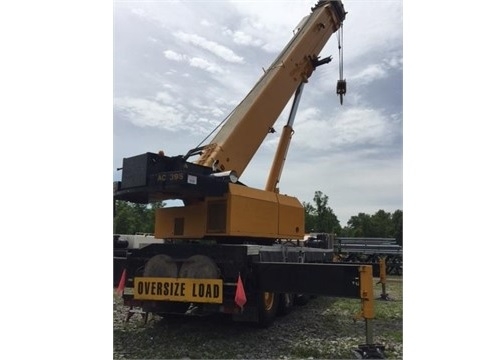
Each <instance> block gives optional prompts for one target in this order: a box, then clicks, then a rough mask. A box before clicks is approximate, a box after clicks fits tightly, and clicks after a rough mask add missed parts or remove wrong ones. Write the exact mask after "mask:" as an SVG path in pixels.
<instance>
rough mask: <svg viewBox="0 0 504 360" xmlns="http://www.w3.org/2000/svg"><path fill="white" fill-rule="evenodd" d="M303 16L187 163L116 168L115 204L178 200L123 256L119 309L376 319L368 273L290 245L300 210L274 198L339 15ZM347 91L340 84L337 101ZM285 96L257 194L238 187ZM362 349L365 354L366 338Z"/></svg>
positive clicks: (135, 161)
mask: <svg viewBox="0 0 504 360" xmlns="http://www.w3.org/2000/svg"><path fill="white" fill-rule="evenodd" d="M311 10H312V11H311V13H310V14H309V15H308V16H306V17H305V18H304V19H303V20H302V22H301V23H300V25H299V28H298V29H297V31H296V32H295V34H294V36H293V38H292V39H291V40H290V42H289V43H288V44H287V45H286V46H285V48H284V49H283V50H282V51H281V53H280V54H279V55H278V57H277V58H276V59H275V61H274V62H273V63H272V65H271V66H270V67H269V68H268V69H266V70H265V72H264V74H263V75H262V77H261V78H260V79H259V80H258V82H257V83H256V84H255V86H254V87H253V88H252V89H251V91H250V92H249V93H248V94H247V95H246V97H245V98H244V99H243V100H242V101H241V103H240V104H239V105H238V106H237V107H236V108H235V109H234V111H233V112H232V113H231V114H230V115H229V116H228V118H227V119H226V121H225V123H224V125H223V126H222V127H221V128H220V130H219V131H218V132H217V134H216V135H215V137H214V138H213V139H212V140H211V141H210V142H209V143H208V144H206V145H204V146H197V147H196V148H194V149H191V150H189V151H188V152H187V154H185V155H178V156H165V154H164V153H163V152H159V153H151V152H148V153H145V154H141V155H137V156H134V157H130V158H125V159H123V166H122V181H119V182H115V183H114V199H115V200H124V201H130V202H135V203H150V202H154V201H162V200H167V199H179V200H182V201H183V206H176V207H167V208H161V209H158V210H157V212H156V217H155V231H154V235H155V238H157V239H164V241H165V242H164V243H162V244H151V245H148V246H146V247H143V248H141V249H133V250H131V251H129V252H128V255H127V258H126V262H125V263H126V265H125V269H124V271H123V279H122V283H123V284H122V285H123V286H124V290H123V300H124V303H125V305H129V306H136V307H140V308H142V309H143V311H144V312H146V313H149V312H151V313H156V314H160V315H164V314H168V313H179V314H207V313H213V312H223V313H228V314H232V316H233V319H234V320H236V321H253V322H257V323H259V324H261V325H263V326H268V325H270V324H271V323H272V322H273V321H274V319H275V316H276V315H277V314H286V313H288V312H289V311H290V309H291V307H292V305H293V303H295V302H296V299H300V298H301V295H302V294H313V295H327V296H341V297H356V298H360V299H361V300H362V308H361V313H360V315H361V317H363V318H364V319H365V320H366V324H368V320H369V319H371V318H372V317H373V316H374V310H373V283H372V271H371V267H370V266H365V265H349V264H336V263H333V262H332V259H333V255H334V250H333V249H332V248H331V249H318V248H306V247H301V246H298V245H296V244H299V242H296V241H297V240H300V239H303V236H304V209H303V206H302V204H301V203H300V202H299V200H298V199H296V198H295V197H291V196H287V195H283V194H280V192H279V189H278V183H279V179H280V175H281V172H282V168H283V163H284V160H285V156H286V153H287V149H288V147H289V142H290V138H291V136H292V122H293V119H294V115H295V112H296V109H297V105H298V103H299V97H300V95H301V92H302V90H303V85H304V84H305V83H307V82H308V79H309V78H310V76H311V75H312V73H313V71H314V70H315V69H316V68H317V66H320V65H323V64H325V63H327V62H329V61H330V60H331V59H330V58H325V59H319V54H320V52H321V50H322V49H323V47H324V46H325V44H326V43H327V41H328V40H329V38H330V37H331V36H332V35H333V33H335V32H336V31H337V30H338V29H339V28H340V27H341V25H342V22H343V21H344V19H345V16H346V12H345V9H344V5H343V4H342V2H341V1H340V0H332V1H329V0H319V1H318V2H317V3H316V5H315V6H314V7H313V8H312V9H311ZM345 90H346V86H345V83H344V81H343V80H340V81H339V82H338V87H337V94H339V95H340V96H342V95H343V94H344V92H345ZM294 94H295V97H294V101H293V105H292V109H291V115H290V116H289V121H288V123H287V125H286V126H285V127H284V129H283V132H282V136H281V138H280V142H279V146H278V148H277V153H276V155H275V159H274V161H273V165H272V167H271V170H270V174H269V177H268V181H267V184H266V187H265V189H264V190H263V189H256V188H252V187H248V186H246V185H244V184H243V183H241V182H240V181H239V180H238V179H239V177H240V176H241V174H242V173H243V171H244V170H245V168H246V167H247V165H248V163H249V162H250V161H251V159H252V157H253V156H254V154H255V153H256V151H257V149H258V148H259V146H260V145H261V143H262V142H263V141H264V139H265V138H266V136H267V135H268V133H270V132H272V129H273V125H274V123H275V122H276V120H277V118H278V117H279V116H280V113H281V112H282V110H283V109H284V107H285V106H286V104H287V103H288V102H289V100H290V98H291V97H292V96H293V95H294ZM194 156H199V157H198V158H197V160H195V161H190V160H189V159H190V158H191V157H194ZM366 339H367V343H368V345H369V344H371V343H372V341H371V334H370V330H369V332H368V331H367V332H366Z"/></svg>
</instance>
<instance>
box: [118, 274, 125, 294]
mask: <svg viewBox="0 0 504 360" xmlns="http://www.w3.org/2000/svg"><path fill="white" fill-rule="evenodd" d="M124 285H126V269H124V270H123V272H122V275H121V280H119V285H118V286H117V292H116V294H117V295H122V293H123V291H124Z"/></svg>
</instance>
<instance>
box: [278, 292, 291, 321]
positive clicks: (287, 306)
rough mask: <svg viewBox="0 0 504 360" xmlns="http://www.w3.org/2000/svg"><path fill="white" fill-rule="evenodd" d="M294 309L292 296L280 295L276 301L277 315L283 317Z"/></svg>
mask: <svg viewBox="0 0 504 360" xmlns="http://www.w3.org/2000/svg"><path fill="white" fill-rule="evenodd" d="M293 307H294V294H280V298H279V301H278V309H277V315H279V316H284V315H287V314H288V313H290V312H291V311H292V308H293Z"/></svg>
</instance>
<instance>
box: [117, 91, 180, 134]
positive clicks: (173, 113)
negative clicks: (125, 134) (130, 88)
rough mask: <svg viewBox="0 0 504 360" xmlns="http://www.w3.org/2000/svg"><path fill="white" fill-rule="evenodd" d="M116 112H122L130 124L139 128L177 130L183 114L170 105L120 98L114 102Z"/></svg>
mask: <svg viewBox="0 0 504 360" xmlns="http://www.w3.org/2000/svg"><path fill="white" fill-rule="evenodd" d="M115 106H116V108H117V109H118V110H120V111H122V112H124V113H125V114H126V115H127V118H128V119H129V121H131V123H133V124H134V125H137V126H140V127H146V126H149V127H159V128H162V129H166V130H172V131H175V130H178V129H179V126H180V125H181V124H182V123H183V119H184V117H185V116H184V114H183V113H182V112H181V111H180V110H178V109H175V108H174V107H172V106H170V105H165V104H160V103H159V102H157V101H152V100H147V99H140V98H120V99H116V100H115Z"/></svg>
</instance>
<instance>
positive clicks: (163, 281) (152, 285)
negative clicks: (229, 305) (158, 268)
mask: <svg viewBox="0 0 504 360" xmlns="http://www.w3.org/2000/svg"><path fill="white" fill-rule="evenodd" d="M222 290H223V281H222V280H221V279H186V278H164V277H163V278H158V277H136V278H135V279H134V285H133V298H134V299H135V300H158V301H159V300H161V301H183V302H196V303H214V304H222Z"/></svg>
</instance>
